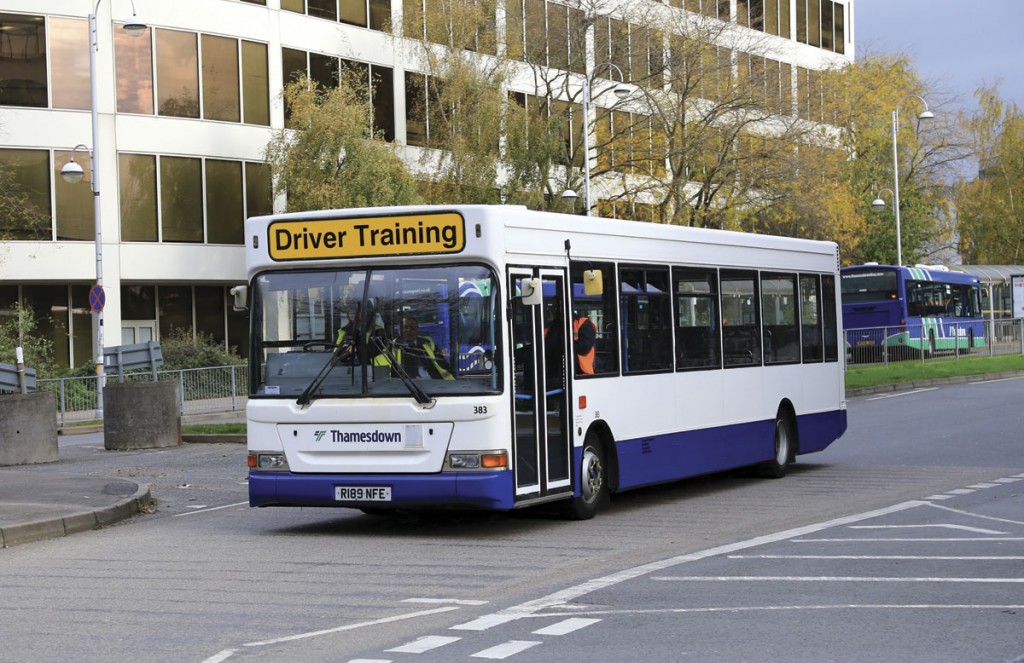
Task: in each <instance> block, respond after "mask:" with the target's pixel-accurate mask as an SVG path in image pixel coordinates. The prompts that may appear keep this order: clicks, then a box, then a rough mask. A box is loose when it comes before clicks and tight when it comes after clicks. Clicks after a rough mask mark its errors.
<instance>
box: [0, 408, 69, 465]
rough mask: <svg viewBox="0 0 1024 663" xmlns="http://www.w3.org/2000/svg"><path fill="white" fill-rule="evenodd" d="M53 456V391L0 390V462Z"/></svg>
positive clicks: (37, 460)
mask: <svg viewBox="0 0 1024 663" xmlns="http://www.w3.org/2000/svg"><path fill="white" fill-rule="evenodd" d="M56 460H58V456H57V403H56V401H55V400H54V397H53V394H51V393H49V392H36V393H32V394H0V465H29V464H32V463H52V462H55V461H56Z"/></svg>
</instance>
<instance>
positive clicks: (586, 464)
mask: <svg viewBox="0 0 1024 663" xmlns="http://www.w3.org/2000/svg"><path fill="white" fill-rule="evenodd" d="M608 502H609V489H608V464H607V462H605V457H604V446H603V445H602V444H601V440H600V439H598V437H597V436H596V435H587V437H586V440H584V442H583V459H582V463H581V467H580V494H579V497H573V498H572V499H571V500H569V501H568V502H567V503H565V507H564V508H563V510H562V513H563V515H564V516H565V517H566V518H568V519H570V520H590V519H591V518H593V517H594V516H595V515H597V512H598V511H600V510H601V509H603V508H604V507H605V506H607V505H608Z"/></svg>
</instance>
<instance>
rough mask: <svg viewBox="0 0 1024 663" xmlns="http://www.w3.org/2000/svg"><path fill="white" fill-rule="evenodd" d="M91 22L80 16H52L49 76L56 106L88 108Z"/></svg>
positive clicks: (89, 100) (90, 99) (90, 95)
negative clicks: (73, 17)
mask: <svg viewBox="0 0 1024 663" xmlns="http://www.w3.org/2000/svg"><path fill="white" fill-rule="evenodd" d="M88 55H89V22H88V21H83V20H81V19H69V18H51V19H50V57H51V60H52V66H51V67H50V80H51V82H52V86H53V107H54V108H74V109H76V110H89V108H90V105H91V104H92V93H91V92H90V85H89V57H88Z"/></svg>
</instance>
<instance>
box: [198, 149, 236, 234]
mask: <svg viewBox="0 0 1024 663" xmlns="http://www.w3.org/2000/svg"><path fill="white" fill-rule="evenodd" d="M206 220H207V228H206V240H207V241H208V242H209V243H210V244H241V243H242V242H243V240H244V238H245V233H244V228H243V226H244V225H245V200H244V197H243V193H242V162H241V161H221V160H218V159H207V160H206Z"/></svg>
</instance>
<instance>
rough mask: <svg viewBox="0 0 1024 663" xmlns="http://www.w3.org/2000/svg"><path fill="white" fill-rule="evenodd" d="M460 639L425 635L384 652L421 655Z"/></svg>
mask: <svg viewBox="0 0 1024 663" xmlns="http://www.w3.org/2000/svg"><path fill="white" fill-rule="evenodd" d="M461 639H462V638H454V637H448V636H443V635H425V636H423V637H422V638H419V639H418V640H413V641H412V642H409V643H407V644H404V645H401V646H400V647H395V648H393V649H385V650H384V651H394V652H401V653H403V654H422V653H423V652H427V651H430V650H431V649H437V648H438V647H444V646H445V645H450V644H452V643H453V642H458V641H459V640H461Z"/></svg>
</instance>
